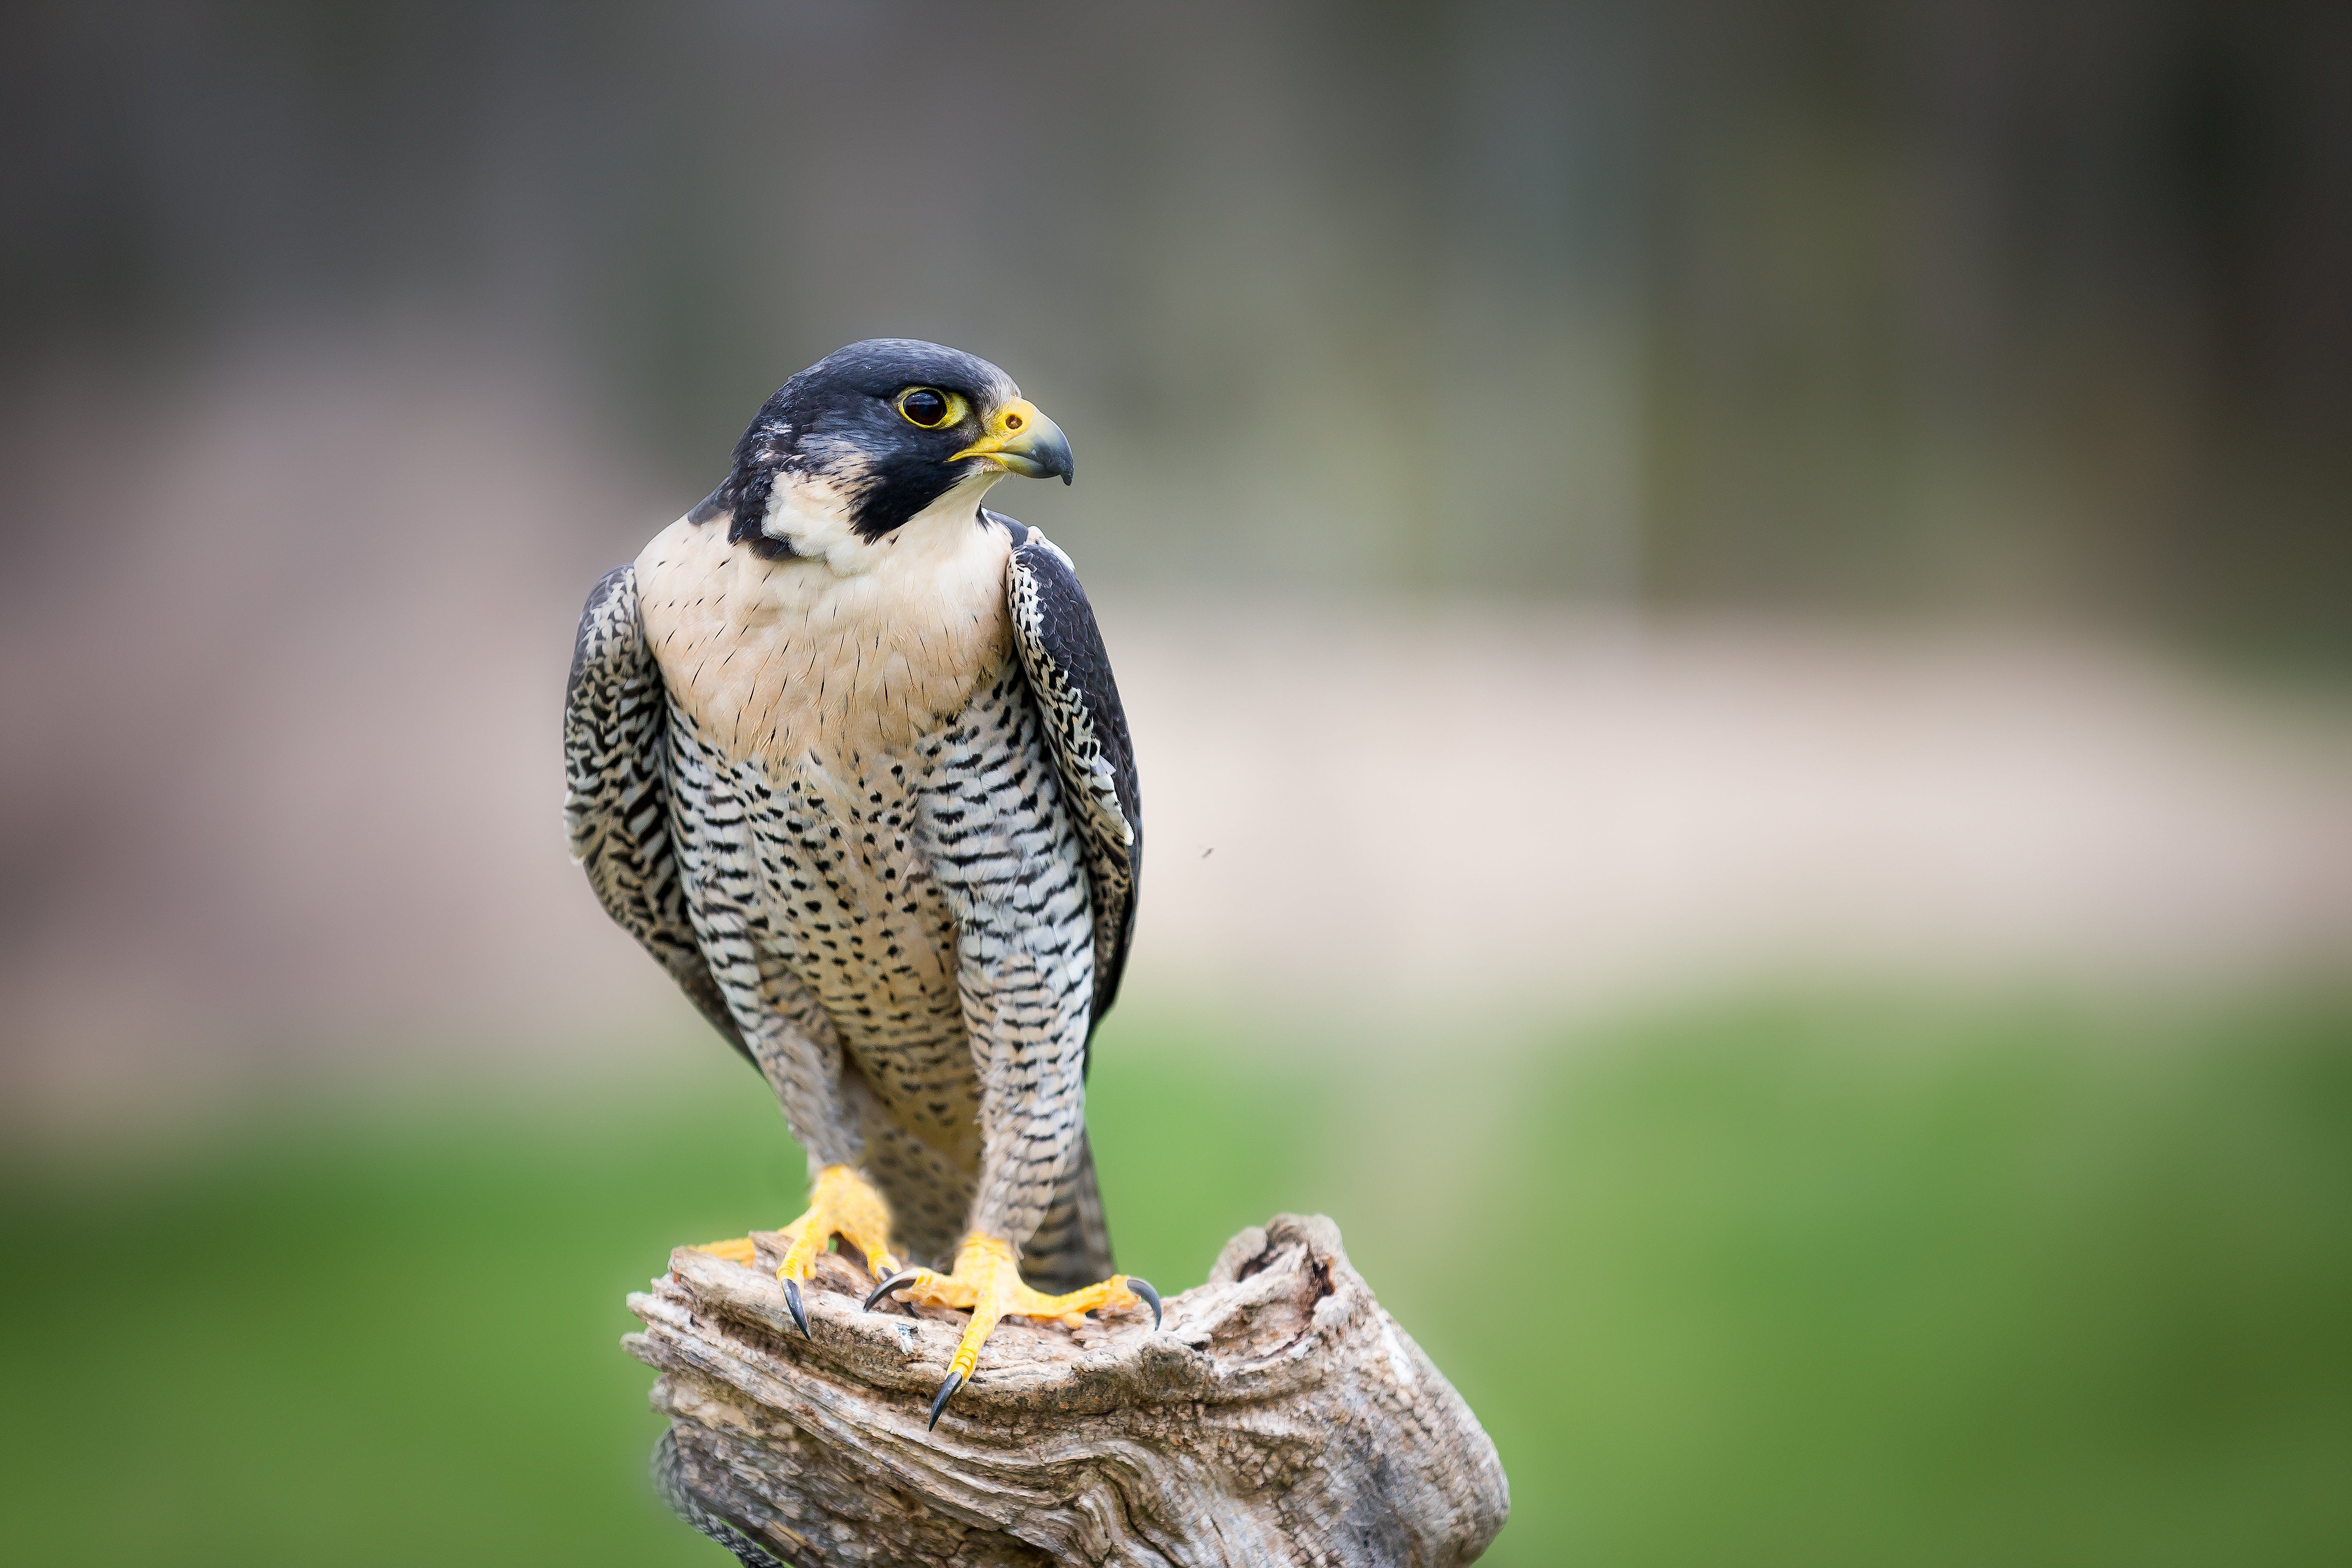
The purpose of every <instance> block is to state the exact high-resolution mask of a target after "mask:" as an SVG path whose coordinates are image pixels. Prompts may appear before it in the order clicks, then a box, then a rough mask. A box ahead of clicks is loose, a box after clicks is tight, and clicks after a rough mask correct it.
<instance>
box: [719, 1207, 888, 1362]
mask: <svg viewBox="0 0 2352 1568" xmlns="http://www.w3.org/2000/svg"><path fill="white" fill-rule="evenodd" d="M783 1235H784V1236H785V1237H787V1238H788V1242H787V1245H786V1247H785V1248H784V1263H783V1267H782V1268H779V1269H777V1270H776V1278H777V1279H781V1280H782V1281H783V1282H784V1304H785V1305H786V1306H788V1307H790V1308H791V1309H792V1311H793V1322H794V1323H797V1324H798V1325H800V1331H801V1336H802V1337H803V1339H805V1338H807V1337H809V1325H808V1310H807V1309H805V1308H804V1307H803V1306H802V1305H801V1281H802V1280H803V1279H807V1278H808V1277H809V1276H810V1275H811V1274H812V1273H814V1271H815V1268H816V1255H817V1254H818V1253H820V1252H823V1251H824V1247H825V1243H827V1242H829V1241H831V1240H832V1239H833V1238H834V1237H836V1236H838V1237H841V1238H842V1239H843V1240H845V1241H846V1242H848V1243H849V1245H850V1246H852V1247H856V1248H857V1250H858V1251H859V1252H860V1253H862V1254H863V1255H864V1256H865V1258H866V1268H867V1269H868V1270H869V1271H870V1272H871V1273H872V1274H873V1276H874V1278H876V1279H888V1278H889V1277H890V1276H891V1275H893V1274H895V1273H897V1272H898V1258H897V1257H896V1256H894V1255H893V1254H892V1253H891V1251H890V1205H888V1204H887V1203H885V1202H883V1201H882V1194H880V1193H877V1192H876V1191H875V1190H874V1189H873V1187H872V1186H870V1185H868V1184H867V1183H866V1178H865V1177H863V1176H861V1175H859V1174H858V1173H856V1171H853V1170H851V1169H850V1168H849V1167H848V1166H846V1165H827V1166H826V1167H825V1168H824V1170H822V1171H819V1172H818V1173H816V1185H815V1186H814V1188H813V1189H811V1191H810V1193H809V1206H808V1213H806V1214H804V1215H801V1217H800V1218H798V1219H796V1220H794V1221H793V1223H792V1224H790V1225H788V1226H784V1228H783ZM694 1250H696V1251H697V1252H708V1253H709V1254H710V1255H711V1256H712V1257H714V1258H730V1259H732V1260H733V1261H735V1262H737V1263H750V1262H751V1261H753V1260H754V1258H756V1256H757V1253H756V1249H755V1248H754V1247H752V1245H751V1237H748V1236H747V1237H736V1238H735V1239H733V1240H731V1241H708V1242H705V1243H703V1244H702V1245H701V1246H700V1247H696V1248H695V1249H694Z"/></svg>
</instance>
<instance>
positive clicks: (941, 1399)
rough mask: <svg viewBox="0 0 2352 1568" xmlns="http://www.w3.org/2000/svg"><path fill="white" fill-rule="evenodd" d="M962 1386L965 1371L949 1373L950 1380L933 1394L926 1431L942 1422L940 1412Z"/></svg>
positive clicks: (924, 1428)
mask: <svg viewBox="0 0 2352 1568" xmlns="http://www.w3.org/2000/svg"><path fill="white" fill-rule="evenodd" d="M962 1386H963V1373H960V1372H951V1373H948V1380H947V1381H946V1382H945V1383H943V1384H940V1391H939V1393H937V1394H933V1395H932V1396H931V1418H930V1420H929V1422H928V1423H926V1424H925V1426H924V1427H923V1430H924V1431H926V1432H928V1431H929V1430H930V1429H931V1428H932V1427H934V1426H938V1425H939V1424H940V1411H942V1410H945V1409H946V1408H947V1407H948V1401H949V1400H950V1399H953V1398H954V1397H955V1391H956V1390H957V1389H959V1388H961V1387H962Z"/></svg>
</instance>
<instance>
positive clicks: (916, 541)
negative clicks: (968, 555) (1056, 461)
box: [760, 472, 1004, 577]
mask: <svg viewBox="0 0 2352 1568" xmlns="http://www.w3.org/2000/svg"><path fill="white" fill-rule="evenodd" d="M1003 477H1004V476H1003V474H1002V473H1001V472H998V473H982V474H974V475H972V476H971V478H969V479H964V480H962V481H961V482H960V483H958V484H955V485H953V486H951V487H950V488H949V489H948V490H947V491H946V492H945V493H944V494H942V495H941V496H940V498H939V499H938V500H935V501H933V502H931V504H930V505H929V506H927V507H925V508H924V509H923V510H921V511H919V512H917V513H916V514H915V515H914V516H913V517H911V518H909V519H908V520H907V521H905V522H903V523H901V524H900V525H899V526H898V528H896V529H894V530H893V531H890V532H888V533H886V534H884V535H883V536H882V537H881V538H879V539H871V540H869V539H862V538H860V537H859V536H858V533H857V530H856V527H855V526H854V521H853V513H852V510H851V507H850V504H849V498H848V497H847V495H846V494H845V492H844V490H843V488H842V487H841V486H840V485H838V484H836V483H835V482H834V481H832V480H829V479H820V478H818V477H816V476H814V475H813V474H790V473H786V474H778V475H777V476H776V482H775V487H774V488H773V489H771V490H769V492H768V515H767V517H766V518H765V519H763V520H762V521H761V524H760V531H761V532H762V533H764V534H766V535H767V536H768V537H769V538H771V539H781V540H782V541H783V542H785V543H786V544H789V545H791V546H792V549H793V554H795V555H798V556H800V557H802V558H803V559H804V560H810V561H822V562H824V563H825V564H826V565H827V566H828V567H830V568H832V569H833V572H834V574H835V575H836V576H842V577H847V576H853V575H855V574H857V573H860V572H866V571H870V570H872V569H873V567H874V566H876V565H877V563H880V562H881V561H882V560H883V559H884V558H885V557H886V556H887V555H889V554H891V553H893V552H898V550H900V549H901V548H902V547H905V546H908V545H912V546H914V547H915V549H916V552H917V553H924V552H925V551H926V550H927V549H929V548H930V547H931V546H932V545H933V544H934V543H935V541H934V539H933V536H934V535H938V536H940V538H942V539H944V538H949V537H957V538H960V537H961V535H962V534H963V533H965V532H967V531H970V530H971V527H972V526H973V524H974V521H975V520H976V519H977V517H978V515H979V512H980V500H981V498H982V496H983V495H985V494H987V493H988V489H989V487H990V486H991V485H993V484H994V483H996V481H997V480H999V479H1003Z"/></svg>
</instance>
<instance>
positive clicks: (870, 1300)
mask: <svg viewBox="0 0 2352 1568" xmlns="http://www.w3.org/2000/svg"><path fill="white" fill-rule="evenodd" d="M921 1272H922V1270H921V1269H919V1268H909V1269H908V1270H906V1271H905V1272H904V1273H901V1274H893V1275H892V1276H890V1278H888V1279H885V1280H884V1281H882V1283H881V1284H879V1285H877V1286H876V1287H874V1289H873V1290H872V1291H871V1292H870V1293H869V1294H868V1295H867V1296H866V1306H865V1309H864V1310H866V1311H868V1312H870V1311H872V1310H874V1303H875V1302H877V1301H879V1300H881V1299H882V1298H883V1297H885V1296H887V1295H889V1294H890V1293H891V1292H892V1291H894V1290H904V1289H906V1288H907V1287H908V1286H909V1285H912V1284H913V1283H914V1282H915V1277H916V1276H917V1275H919V1274H920V1273H921Z"/></svg>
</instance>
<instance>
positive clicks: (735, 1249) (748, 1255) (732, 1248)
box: [687, 1236, 760, 1264]
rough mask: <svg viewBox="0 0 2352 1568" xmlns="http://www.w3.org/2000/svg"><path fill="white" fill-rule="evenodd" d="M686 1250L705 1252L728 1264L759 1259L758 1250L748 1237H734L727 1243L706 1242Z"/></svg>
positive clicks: (749, 1262)
mask: <svg viewBox="0 0 2352 1568" xmlns="http://www.w3.org/2000/svg"><path fill="white" fill-rule="evenodd" d="M687 1250H688V1251H690V1252H707V1253H709V1254H710V1256H711V1257H713V1258H725V1259H727V1261H728V1262H730V1263H742V1264H751V1263H755V1262H757V1261H758V1260H759V1257H760V1249H759V1248H758V1247H754V1246H752V1245H751V1237H748V1236H739V1237H733V1238H731V1239H730V1240H727V1241H706V1242H703V1243H701V1244H700V1245H699V1246H696V1247H688V1249H687Z"/></svg>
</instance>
